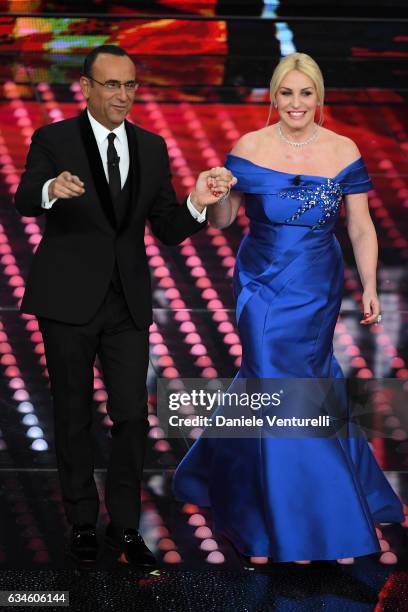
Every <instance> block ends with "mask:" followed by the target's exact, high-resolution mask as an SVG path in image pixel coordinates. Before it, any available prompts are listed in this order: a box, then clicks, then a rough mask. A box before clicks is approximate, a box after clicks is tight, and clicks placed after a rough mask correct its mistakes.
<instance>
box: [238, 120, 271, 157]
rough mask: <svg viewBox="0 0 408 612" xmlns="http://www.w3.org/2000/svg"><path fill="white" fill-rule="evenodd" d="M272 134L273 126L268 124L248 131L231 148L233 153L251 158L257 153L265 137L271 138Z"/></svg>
mask: <svg viewBox="0 0 408 612" xmlns="http://www.w3.org/2000/svg"><path fill="white" fill-rule="evenodd" d="M270 136H271V126H267V127H264V128H261V129H259V130H254V131H253V132H247V133H246V134H244V135H243V136H241V138H239V140H237V142H236V143H235V145H234V146H233V148H232V149H231V153H232V154H233V155H238V156H239V157H246V158H250V157H252V156H253V154H255V153H256V152H257V151H258V149H259V146H260V144H261V143H262V142H263V140H264V139H265V138H269V137H270Z"/></svg>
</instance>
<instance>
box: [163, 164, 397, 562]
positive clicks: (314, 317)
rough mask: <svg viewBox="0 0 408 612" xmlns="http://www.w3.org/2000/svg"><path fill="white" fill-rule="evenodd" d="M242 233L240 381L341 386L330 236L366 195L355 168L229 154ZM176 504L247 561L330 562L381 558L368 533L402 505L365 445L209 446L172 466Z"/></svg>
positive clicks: (250, 441)
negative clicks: (300, 168) (241, 198)
mask: <svg viewBox="0 0 408 612" xmlns="http://www.w3.org/2000/svg"><path fill="white" fill-rule="evenodd" d="M226 167H227V168H229V169H230V170H231V172H232V174H233V175H234V176H235V177H237V179H238V183H237V184H236V186H235V189H237V190H239V191H241V192H243V193H244V194H245V206H246V214H247V216H248V218H249V220H250V231H249V233H248V234H247V235H246V236H245V237H244V239H243V240H242V243H241V245H240V248H239V251H238V254H237V260H236V267H235V274H234V283H233V285H234V295H235V299H236V316H237V321H238V328H239V333H240V338H241V343H242V350H243V354H242V365H241V368H240V370H239V372H238V374H237V377H239V378H258V379H262V378H264V379H265V378H286V377H290V378H342V377H343V374H342V371H341V369H340V366H339V364H338V362H337V360H336V358H335V356H334V354H333V334H334V328H335V325H336V320H337V317H338V314H339V310H340V305H341V299H342V293H343V259H342V253H341V249H340V246H339V243H338V241H337V239H336V237H335V235H334V231H333V230H334V226H335V223H336V220H337V217H338V215H339V211H340V207H341V203H342V197H343V195H344V194H352V193H362V192H367V191H369V190H370V189H372V185H371V181H370V178H369V176H368V174H367V170H366V167H365V165H364V162H363V160H362V158H360V159H357V160H356V161H354V162H352V163H351V164H349V165H348V166H347V167H345V168H344V169H343V170H342V171H341V172H339V174H337V176H335V177H334V178H332V179H329V178H326V177H322V176H309V175H306V176H305V175H295V174H289V173H286V172H279V171H276V170H272V169H270V168H266V167H263V166H259V165H257V164H255V163H253V162H250V161H249V160H246V159H244V158H241V157H238V156H236V155H232V154H230V155H229V156H228V158H227V163H226ZM173 491H174V495H175V497H176V498H177V499H179V500H183V501H187V502H191V503H194V504H197V505H200V506H210V507H211V510H212V519H213V523H214V529H215V531H216V532H219V533H221V534H224V535H225V536H226V537H227V538H228V539H229V540H230V541H231V542H232V543H233V544H234V545H235V547H236V549H237V550H238V551H239V552H240V553H242V554H243V555H248V556H268V557H271V558H272V560H273V561H294V560H298V559H311V560H317V559H320V560H330V559H338V558H343V557H356V556H360V555H366V554H370V553H375V552H379V551H380V548H379V544H378V539H377V537H376V533H375V523H380V522H402V521H403V520H404V515H403V510H402V505H401V502H400V501H399V499H398V497H397V496H396V495H395V493H394V491H393V490H392V488H391V487H390V485H389V484H388V482H387V480H386V478H385V476H384V474H383V472H382V470H381V469H380V468H379V466H378V464H377V462H376V460H375V458H374V456H373V454H372V452H371V450H370V448H369V446H368V443H367V441H366V439H365V438H363V437H361V436H356V437H350V438H343V439H341V438H338V437H336V436H334V437H326V438H323V437H322V438H286V439H282V438H272V437H260V438H245V439H237V438H233V439H226V438H222V439H221V438H219V439H217V438H207V437H205V436H201V437H200V438H199V439H198V440H196V441H195V443H194V444H193V446H192V447H191V448H190V450H189V451H188V452H187V454H186V455H185V457H184V459H183V460H182V461H181V463H180V465H179V466H178V468H177V470H176V473H175V476H174V481H173Z"/></svg>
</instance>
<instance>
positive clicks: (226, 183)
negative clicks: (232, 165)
mask: <svg viewBox="0 0 408 612" xmlns="http://www.w3.org/2000/svg"><path fill="white" fill-rule="evenodd" d="M236 182H237V179H236V178H235V177H234V176H233V175H232V174H231V172H230V171H229V170H227V169H226V168H220V167H219V166H217V167H215V168H211V170H206V171H205V172H201V173H200V174H199V175H198V179H197V182H196V185H195V190H194V191H193V192H192V194H191V201H192V203H193V205H194V206H195V208H197V209H198V210H200V209H201V211H202V210H203V209H204V208H205V207H206V206H210V205H211V204H216V203H217V202H218V200H219V199H220V198H221V197H222V196H223V195H224V194H225V193H227V192H228V190H229V189H231V187H232V186H233V185H235V184H236Z"/></svg>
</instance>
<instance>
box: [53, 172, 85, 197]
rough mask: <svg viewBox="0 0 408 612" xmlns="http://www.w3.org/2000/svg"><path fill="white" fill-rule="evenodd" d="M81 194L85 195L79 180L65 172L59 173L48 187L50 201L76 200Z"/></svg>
mask: <svg viewBox="0 0 408 612" xmlns="http://www.w3.org/2000/svg"><path fill="white" fill-rule="evenodd" d="M83 193H85V189H84V184H83V182H82V181H81V179H80V178H78V177H77V176H75V174H71V173H70V172H68V171H67V170H65V171H64V172H61V174H59V175H58V176H57V178H56V179H54V180H53V181H52V183H50V184H49V186H48V197H49V199H50V200H53V199H54V198H62V199H64V200H67V199H68V198H76V197H78V196H80V195H82V194H83Z"/></svg>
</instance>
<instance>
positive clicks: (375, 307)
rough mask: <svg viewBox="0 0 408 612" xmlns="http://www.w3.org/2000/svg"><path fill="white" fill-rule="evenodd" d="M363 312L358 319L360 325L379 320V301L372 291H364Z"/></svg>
mask: <svg viewBox="0 0 408 612" xmlns="http://www.w3.org/2000/svg"><path fill="white" fill-rule="evenodd" d="M363 312H364V316H363V318H362V320H361V321H360V323H361V325H371V324H372V323H379V322H380V321H381V314H380V313H381V308H380V301H379V299H378V296H377V294H376V293H375V292H374V291H371V292H370V291H364V293H363ZM379 317H380V319H379Z"/></svg>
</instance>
